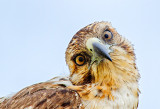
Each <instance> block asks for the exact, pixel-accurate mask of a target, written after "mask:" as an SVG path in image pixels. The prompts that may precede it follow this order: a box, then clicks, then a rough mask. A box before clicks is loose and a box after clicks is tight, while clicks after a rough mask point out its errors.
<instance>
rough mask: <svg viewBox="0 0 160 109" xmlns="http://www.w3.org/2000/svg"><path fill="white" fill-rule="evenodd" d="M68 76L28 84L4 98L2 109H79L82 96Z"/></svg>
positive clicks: (0, 106)
mask: <svg viewBox="0 0 160 109" xmlns="http://www.w3.org/2000/svg"><path fill="white" fill-rule="evenodd" d="M67 85H72V84H71V82H70V81H69V79H68V78H64V77H56V78H53V79H51V80H49V81H46V82H42V83H38V84H34V85H31V86H28V87H26V88H24V89H22V90H21V91H19V92H18V93H16V94H15V95H13V96H12V97H10V98H6V99H5V98H3V99H4V100H3V102H2V103H1V104H0V108H2V109H19V108H26V109H45V108H47V109H55V108H57V109H63V108H69V109H70V108H73V109H77V108H80V106H81V98H80V97H79V95H78V93H77V92H76V91H74V90H71V89H69V88H67Z"/></svg>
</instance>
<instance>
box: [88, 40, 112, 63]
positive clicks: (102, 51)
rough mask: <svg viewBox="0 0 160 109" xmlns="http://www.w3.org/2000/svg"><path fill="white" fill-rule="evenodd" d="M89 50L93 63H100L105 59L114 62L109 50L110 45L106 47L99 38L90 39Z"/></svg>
mask: <svg viewBox="0 0 160 109" xmlns="http://www.w3.org/2000/svg"><path fill="white" fill-rule="evenodd" d="M86 47H87V49H88V50H89V51H90V52H91V53H92V55H93V56H92V60H91V61H92V62H91V64H92V63H93V62H95V61H98V63H99V62H100V61H101V60H103V59H104V58H106V59H108V60H109V61H111V62H112V59H111V57H110V55H109V52H110V51H111V50H110V49H109V47H110V45H108V44H107V45H104V44H103V43H102V42H101V41H100V40H99V39H98V38H90V39H88V40H87V42H86Z"/></svg>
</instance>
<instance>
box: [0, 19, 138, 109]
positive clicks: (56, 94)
mask: <svg viewBox="0 0 160 109" xmlns="http://www.w3.org/2000/svg"><path fill="white" fill-rule="evenodd" d="M66 63H67V65H68V67H69V70H70V76H69V78H68V77H65V78H60V77H57V78H53V79H51V80H49V81H47V82H43V83H39V84H35V85H32V86H29V87H27V88H24V89H22V90H21V91H19V92H18V93H16V94H15V95H13V96H12V97H9V98H6V99H5V100H4V101H3V102H2V103H1V104H0V108H2V109H16V108H22V109H23V108H26V109H32V108H33V109H35V108H38V109H39V108H40V109H45V108H47V109H48V108H49V109H55V108H57V109H63V108H65V109H66V108H68V109H71V108H73V109H76V108H77V109H78V108H85V109H136V108H137V107H138V102H139V93H140V91H139V89H138V80H139V78H140V75H139V73H138V70H137V67H136V64H135V54H134V49H133V46H132V44H131V43H130V42H129V41H128V40H127V39H125V38H123V37H122V36H121V35H119V34H118V33H117V31H116V30H115V29H114V28H113V27H112V26H111V24H110V23H108V22H95V23H93V24H90V25H88V26H86V27H84V28H82V29H81V30H80V31H78V32H77V33H76V34H75V35H74V37H73V38H72V40H71V41H70V43H69V45H68V47H67V50H66ZM3 99H4V98H3Z"/></svg>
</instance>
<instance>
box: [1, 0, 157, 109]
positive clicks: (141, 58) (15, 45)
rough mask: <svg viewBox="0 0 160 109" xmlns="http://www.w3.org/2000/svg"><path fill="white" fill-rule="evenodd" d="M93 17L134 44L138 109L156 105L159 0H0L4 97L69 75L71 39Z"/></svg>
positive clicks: (91, 21) (93, 20) (149, 108)
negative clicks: (138, 99) (138, 98)
mask: <svg viewBox="0 0 160 109" xmlns="http://www.w3.org/2000/svg"><path fill="white" fill-rule="evenodd" d="M95 21H109V22H111V23H112V25H113V27H115V28H116V29H117V31H118V32H119V33H120V34H121V35H122V36H124V37H126V38H127V39H129V40H130V41H131V42H132V44H134V47H135V53H136V57H137V66H138V68H139V72H140V74H141V79H140V83H139V85H140V90H141V94H140V104H139V109H158V108H159V103H160V101H159V98H160V42H159V41H160V36H159V32H160V30H159V26H160V1H159V0H0V87H1V88H0V96H5V95H7V94H10V93H12V92H17V91H19V90H20V89H22V88H24V87H26V86H29V85H32V84H35V83H38V82H42V81H46V80H48V79H51V78H52V77H54V76H58V75H68V74H69V71H68V68H67V66H66V63H65V58H64V57H65V50H66V47H67V45H68V43H69V41H70V39H71V38H72V36H73V35H74V34H75V33H76V32H77V31H78V30H79V29H81V28H82V27H84V26H86V25H88V24H90V23H93V22H95Z"/></svg>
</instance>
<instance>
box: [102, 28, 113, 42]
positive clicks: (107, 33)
mask: <svg viewBox="0 0 160 109" xmlns="http://www.w3.org/2000/svg"><path fill="white" fill-rule="evenodd" d="M104 38H105V39H106V40H111V39H112V38H113V34H112V33H111V32H110V31H109V30H107V31H105V32H104Z"/></svg>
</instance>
